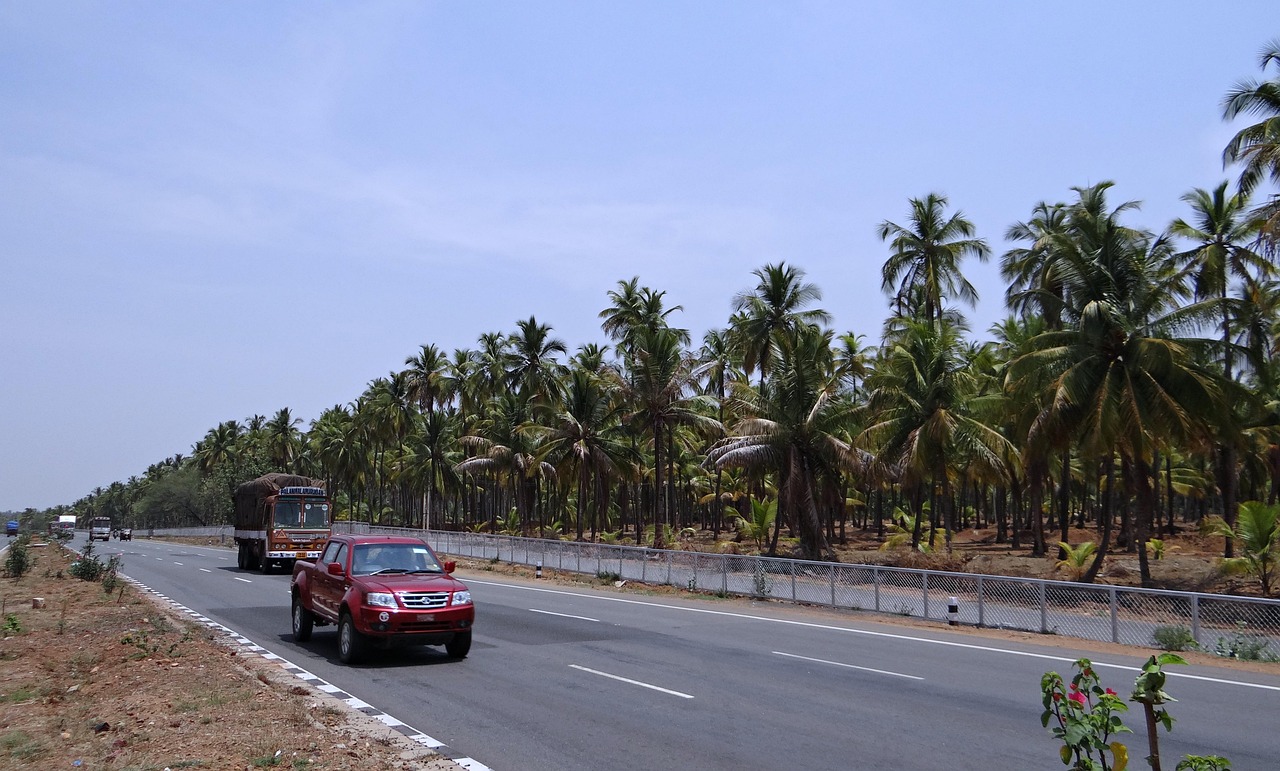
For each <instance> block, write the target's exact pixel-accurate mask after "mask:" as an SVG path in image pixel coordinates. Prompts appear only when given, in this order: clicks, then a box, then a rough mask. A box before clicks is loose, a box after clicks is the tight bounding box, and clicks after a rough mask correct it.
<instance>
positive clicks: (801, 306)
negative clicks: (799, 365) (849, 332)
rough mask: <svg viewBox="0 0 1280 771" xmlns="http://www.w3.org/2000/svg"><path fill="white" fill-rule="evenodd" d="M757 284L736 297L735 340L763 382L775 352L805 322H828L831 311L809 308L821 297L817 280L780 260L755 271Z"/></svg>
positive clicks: (744, 361)
mask: <svg viewBox="0 0 1280 771" xmlns="http://www.w3.org/2000/svg"><path fill="white" fill-rule="evenodd" d="M752 275H753V276H755V277H756V279H757V281H756V285H755V287H753V288H752V289H749V290H746V291H743V292H739V293H738V294H737V295H735V296H734V298H733V310H734V317H733V319H732V321H731V329H732V338H731V339H732V340H733V341H734V342H736V345H737V348H738V352H739V354H740V355H741V358H742V366H743V369H744V370H746V372H747V374H748V375H750V374H751V373H752V372H753V371H756V370H758V371H759V372H760V380H761V381H762V382H763V381H764V379H765V378H766V377H767V376H768V374H769V368H770V367H771V366H772V364H773V359H774V352H775V351H776V350H777V349H778V348H779V347H780V346H779V345H778V343H779V341H781V342H783V343H785V342H786V341H789V340H790V339H791V336H792V335H793V334H794V333H795V332H796V331H797V330H799V328H800V327H802V326H808V325H820V324H826V323H828V322H829V321H830V320H831V314H829V313H827V312H826V311H824V310H821V309H818V308H809V307H808V306H809V305H811V304H812V303H815V302H818V301H819V300H821V299H822V290H820V289H819V288H818V286H817V284H813V283H810V282H808V281H805V280H804V275H805V274H804V271H803V270H801V269H800V268H797V267H795V266H791V265H787V264H786V263H785V262H780V263H778V264H777V265H765V266H764V267H763V268H757V269H756V270H754V271H752Z"/></svg>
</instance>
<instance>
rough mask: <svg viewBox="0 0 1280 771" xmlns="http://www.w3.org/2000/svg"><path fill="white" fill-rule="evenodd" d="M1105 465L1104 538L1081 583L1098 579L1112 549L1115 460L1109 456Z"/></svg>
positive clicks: (1103, 494) (1102, 515) (1103, 498)
mask: <svg viewBox="0 0 1280 771" xmlns="http://www.w3.org/2000/svg"><path fill="white" fill-rule="evenodd" d="M1103 465H1104V466H1105V467H1106V471H1105V472H1104V476H1105V477H1106V480H1107V482H1106V484H1107V488H1106V490H1105V491H1103V493H1102V511H1101V513H1100V514H1099V516H1100V517H1101V518H1102V537H1101V539H1099V542H1098V550H1097V551H1096V552H1094V553H1093V564H1091V565H1090V566H1089V569H1088V570H1087V571H1085V574H1084V575H1083V576H1081V578H1080V581H1081V582H1082V583H1086V584H1091V583H1093V582H1094V581H1095V580H1096V579H1097V578H1098V572H1099V571H1100V570H1101V569H1102V561H1103V560H1104V559H1106V557H1107V550H1108V549H1110V548H1111V489H1112V487H1113V486H1114V482H1115V459H1114V458H1112V457H1111V456H1110V455H1108V456H1107V457H1106V459H1105V460H1104V461H1103Z"/></svg>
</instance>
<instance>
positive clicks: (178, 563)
mask: <svg viewBox="0 0 1280 771" xmlns="http://www.w3.org/2000/svg"><path fill="white" fill-rule="evenodd" d="M173 564H175V565H181V564H182V563H181V562H174V563H173Z"/></svg>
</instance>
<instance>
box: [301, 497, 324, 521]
mask: <svg viewBox="0 0 1280 771" xmlns="http://www.w3.org/2000/svg"><path fill="white" fill-rule="evenodd" d="M302 526H303V527H328V526H329V504H327V503H325V502H324V501H304V502H303V504H302Z"/></svg>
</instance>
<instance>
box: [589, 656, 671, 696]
mask: <svg viewBox="0 0 1280 771" xmlns="http://www.w3.org/2000/svg"><path fill="white" fill-rule="evenodd" d="M569 666H570V667H571V668H573V669H578V670H581V671H583V672H590V673H591V674H593V675H600V676H601V677H607V678H609V679H610V680H617V681H618V682H622V683H630V684H631V685H638V686H640V687H641V688H648V689H650V690H653V691H660V692H662V693H667V694H671V695H672V696H679V697H680V698H682V699H692V698H693V697H692V696H690V695H689V694H687V693H680V692H679V691H672V690H670V689H667V688H662V687H661V686H657V685H651V684H649V683H642V682H640V681H639V680H632V679H631V678H628V677H621V676H619V675H611V674H609V673H608V672H601V671H600V670H598V669H588V668H587V667H580V666H578V665H577V664H570V665H569Z"/></svg>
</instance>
